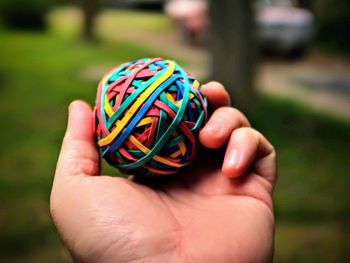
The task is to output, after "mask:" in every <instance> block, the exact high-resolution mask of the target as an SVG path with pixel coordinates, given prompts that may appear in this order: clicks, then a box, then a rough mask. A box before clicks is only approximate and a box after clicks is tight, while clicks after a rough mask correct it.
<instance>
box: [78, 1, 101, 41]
mask: <svg viewBox="0 0 350 263" xmlns="http://www.w3.org/2000/svg"><path fill="white" fill-rule="evenodd" d="M97 1H98V0H81V7H82V10H83V14H84V27H83V38H84V39H85V40H86V41H91V40H93V39H94V34H93V30H94V20H95V17H96V13H97Z"/></svg>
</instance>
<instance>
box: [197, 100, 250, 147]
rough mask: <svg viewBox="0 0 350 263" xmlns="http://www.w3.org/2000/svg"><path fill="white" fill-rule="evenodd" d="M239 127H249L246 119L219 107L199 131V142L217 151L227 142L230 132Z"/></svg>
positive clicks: (236, 111) (230, 109)
mask: <svg viewBox="0 0 350 263" xmlns="http://www.w3.org/2000/svg"><path fill="white" fill-rule="evenodd" d="M240 127H250V124H249V121H248V120H247V118H246V117H245V116H244V115H243V114H242V113H241V112H239V111H238V110H236V109H234V108H231V107H221V108H219V109H217V110H216V111H214V113H213V114H212V116H211V117H210V119H209V121H208V122H207V123H206V125H205V126H204V127H203V129H202V130H201V131H200V133H199V140H200V142H201V143H202V145H204V146H205V147H207V148H210V149H218V148H220V147H222V146H223V145H224V144H225V143H226V142H227V141H228V140H229V138H230V136H231V133H232V131H233V130H235V129H237V128H240Z"/></svg>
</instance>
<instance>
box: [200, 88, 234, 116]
mask: <svg viewBox="0 0 350 263" xmlns="http://www.w3.org/2000/svg"><path fill="white" fill-rule="evenodd" d="M202 92H203V94H204V95H205V96H206V97H207V100H208V103H209V106H210V108H211V110H212V111H215V110H216V109H218V108H220V107H225V106H229V105H230V95H229V94H228V92H227V91H226V89H225V87H224V86H223V85H222V84H221V83H219V82H216V81H211V82H208V83H207V84H203V85H202Z"/></svg>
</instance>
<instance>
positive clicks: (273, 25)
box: [255, 1, 314, 54]
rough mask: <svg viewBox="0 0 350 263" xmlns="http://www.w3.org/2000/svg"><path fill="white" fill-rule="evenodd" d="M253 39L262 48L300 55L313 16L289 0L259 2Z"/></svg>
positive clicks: (307, 38)
mask: <svg viewBox="0 0 350 263" xmlns="http://www.w3.org/2000/svg"><path fill="white" fill-rule="evenodd" d="M255 10H256V12H255V14H256V17H255V18H256V22H257V39H258V41H259V46H260V47H261V48H262V49H263V50H269V51H275V52H278V53H281V54H302V53H304V52H305V51H306V50H307V48H308V46H309V44H310V43H311V40H312V36H313V31H314V17H313V15H312V13H311V12H310V11H308V10H306V9H303V8H298V7H294V6H292V4H291V3H290V1H274V2H272V1H259V2H258V3H257V4H256V6H255Z"/></svg>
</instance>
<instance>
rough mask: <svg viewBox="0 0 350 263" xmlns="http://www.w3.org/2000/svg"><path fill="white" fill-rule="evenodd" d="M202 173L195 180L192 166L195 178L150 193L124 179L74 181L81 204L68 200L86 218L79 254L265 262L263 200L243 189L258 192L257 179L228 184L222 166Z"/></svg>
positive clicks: (269, 224)
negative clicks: (82, 242) (83, 241)
mask: <svg viewBox="0 0 350 263" xmlns="http://www.w3.org/2000/svg"><path fill="white" fill-rule="evenodd" d="M202 168H204V169H203V170H206V171H208V170H209V172H207V173H206V174H199V173H201V171H200V170H198V167H194V169H195V170H196V171H198V172H197V173H194V174H191V178H189V177H188V176H187V179H184V178H186V175H185V174H183V175H179V176H181V177H182V180H178V179H177V180H176V181H175V180H174V182H160V183H158V184H157V185H156V186H154V187H155V188H150V187H148V186H144V185H141V184H136V183H134V182H131V181H129V180H126V179H122V178H112V177H107V176H106V177H83V178H84V179H83V180H81V178H79V177H77V178H76V181H77V184H76V185H75V186H74V187H73V188H74V189H75V191H74V193H79V196H80V198H74V197H73V198H69V197H68V196H67V198H69V200H70V201H69V202H70V203H71V202H72V200H76V204H74V205H76V206H77V207H79V210H76V211H85V212H86V213H87V215H82V214H79V215H77V216H78V217H79V218H81V219H82V220H81V221H80V227H81V228H82V229H84V232H83V236H82V235H77V236H79V239H82V240H86V242H85V243H84V244H81V245H82V247H81V248H79V251H81V253H82V255H84V257H88V258H96V261H99V259H101V258H105V259H106V262H108V261H109V260H111V262H113V260H114V259H115V257H117V258H119V259H124V260H125V261H133V260H136V259H137V260H142V259H145V260H146V259H149V258H154V259H157V260H158V261H156V262H232V259H236V260H235V261H236V262H261V261H267V260H268V259H269V258H270V257H271V254H270V253H271V247H272V245H273V244H272V237H271V235H272V234H273V215H272V213H271V210H270V208H269V207H268V206H267V205H266V204H265V203H264V202H263V201H262V200H259V199H257V197H256V196H251V195H250V193H249V191H248V192H247V191H245V189H246V188H247V187H248V188H251V187H253V188H255V192H259V191H260V190H259V189H260V188H259V181H256V180H249V181H247V180H246V181H242V180H241V179H240V182H236V185H233V182H232V179H231V180H230V179H226V178H225V177H224V176H221V175H218V173H221V172H220V169H219V168H220V167H215V165H214V167H202ZM210 170H211V171H210ZM256 176H257V175H256ZM251 177H252V178H254V175H251V176H247V177H246V178H251ZM218 178H219V180H218ZM220 179H221V180H220ZM261 189H262V188H261ZM261 191H263V190H261ZM72 205H73V204H72ZM107 236H108V238H106V237H107ZM261 244H263V246H261ZM106 248H108V249H106Z"/></svg>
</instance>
